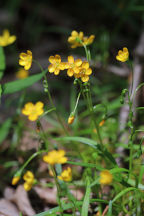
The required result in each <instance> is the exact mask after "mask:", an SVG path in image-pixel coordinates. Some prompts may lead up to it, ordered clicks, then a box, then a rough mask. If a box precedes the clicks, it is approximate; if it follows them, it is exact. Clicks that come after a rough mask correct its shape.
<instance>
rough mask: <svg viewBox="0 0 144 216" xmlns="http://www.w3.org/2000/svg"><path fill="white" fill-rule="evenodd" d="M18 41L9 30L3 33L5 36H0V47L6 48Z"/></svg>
mask: <svg viewBox="0 0 144 216" xmlns="http://www.w3.org/2000/svg"><path fill="white" fill-rule="evenodd" d="M15 40H16V36H15V35H11V36H10V33H9V31H8V30H7V29H5V30H4V31H3V34H2V35H1V36H0V46H2V47H5V46H8V45H10V44H12V43H14V42H15Z"/></svg>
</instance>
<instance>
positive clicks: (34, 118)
mask: <svg viewBox="0 0 144 216" xmlns="http://www.w3.org/2000/svg"><path fill="white" fill-rule="evenodd" d="M28 119H29V120H30V121H36V120H37V119H38V115H37V114H35V113H31V114H30V115H29V116H28Z"/></svg>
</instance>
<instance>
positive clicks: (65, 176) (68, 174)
mask: <svg viewBox="0 0 144 216" xmlns="http://www.w3.org/2000/svg"><path fill="white" fill-rule="evenodd" d="M58 179H60V180H62V181H71V180H72V170H71V168H70V167H68V168H67V169H65V170H64V171H63V172H62V173H61V175H60V176H58Z"/></svg>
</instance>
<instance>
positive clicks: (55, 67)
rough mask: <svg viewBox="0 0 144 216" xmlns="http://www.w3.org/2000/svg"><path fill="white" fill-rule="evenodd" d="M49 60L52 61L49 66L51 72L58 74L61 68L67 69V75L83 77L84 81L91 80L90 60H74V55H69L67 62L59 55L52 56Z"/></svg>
mask: <svg viewBox="0 0 144 216" xmlns="http://www.w3.org/2000/svg"><path fill="white" fill-rule="evenodd" d="M49 62H50V63H51V64H50V65H49V67H48V70H49V72H50V73H54V74H55V75H58V74H59V73H60V70H65V69H67V75H68V76H69V77H72V76H74V77H75V78H81V80H82V82H87V81H88V80H89V75H91V74H92V69H91V68H90V67H89V63H88V61H83V62H82V60H81V59H77V60H74V57H73V56H68V61H67V62H61V57H60V56H59V55H55V56H50V57H49Z"/></svg>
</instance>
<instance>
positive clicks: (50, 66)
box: [48, 64, 55, 73]
mask: <svg viewBox="0 0 144 216" xmlns="http://www.w3.org/2000/svg"><path fill="white" fill-rule="evenodd" d="M48 71H49V72H50V73H53V72H54V71H55V67H54V66H53V65H52V64H50V65H49V66H48Z"/></svg>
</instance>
